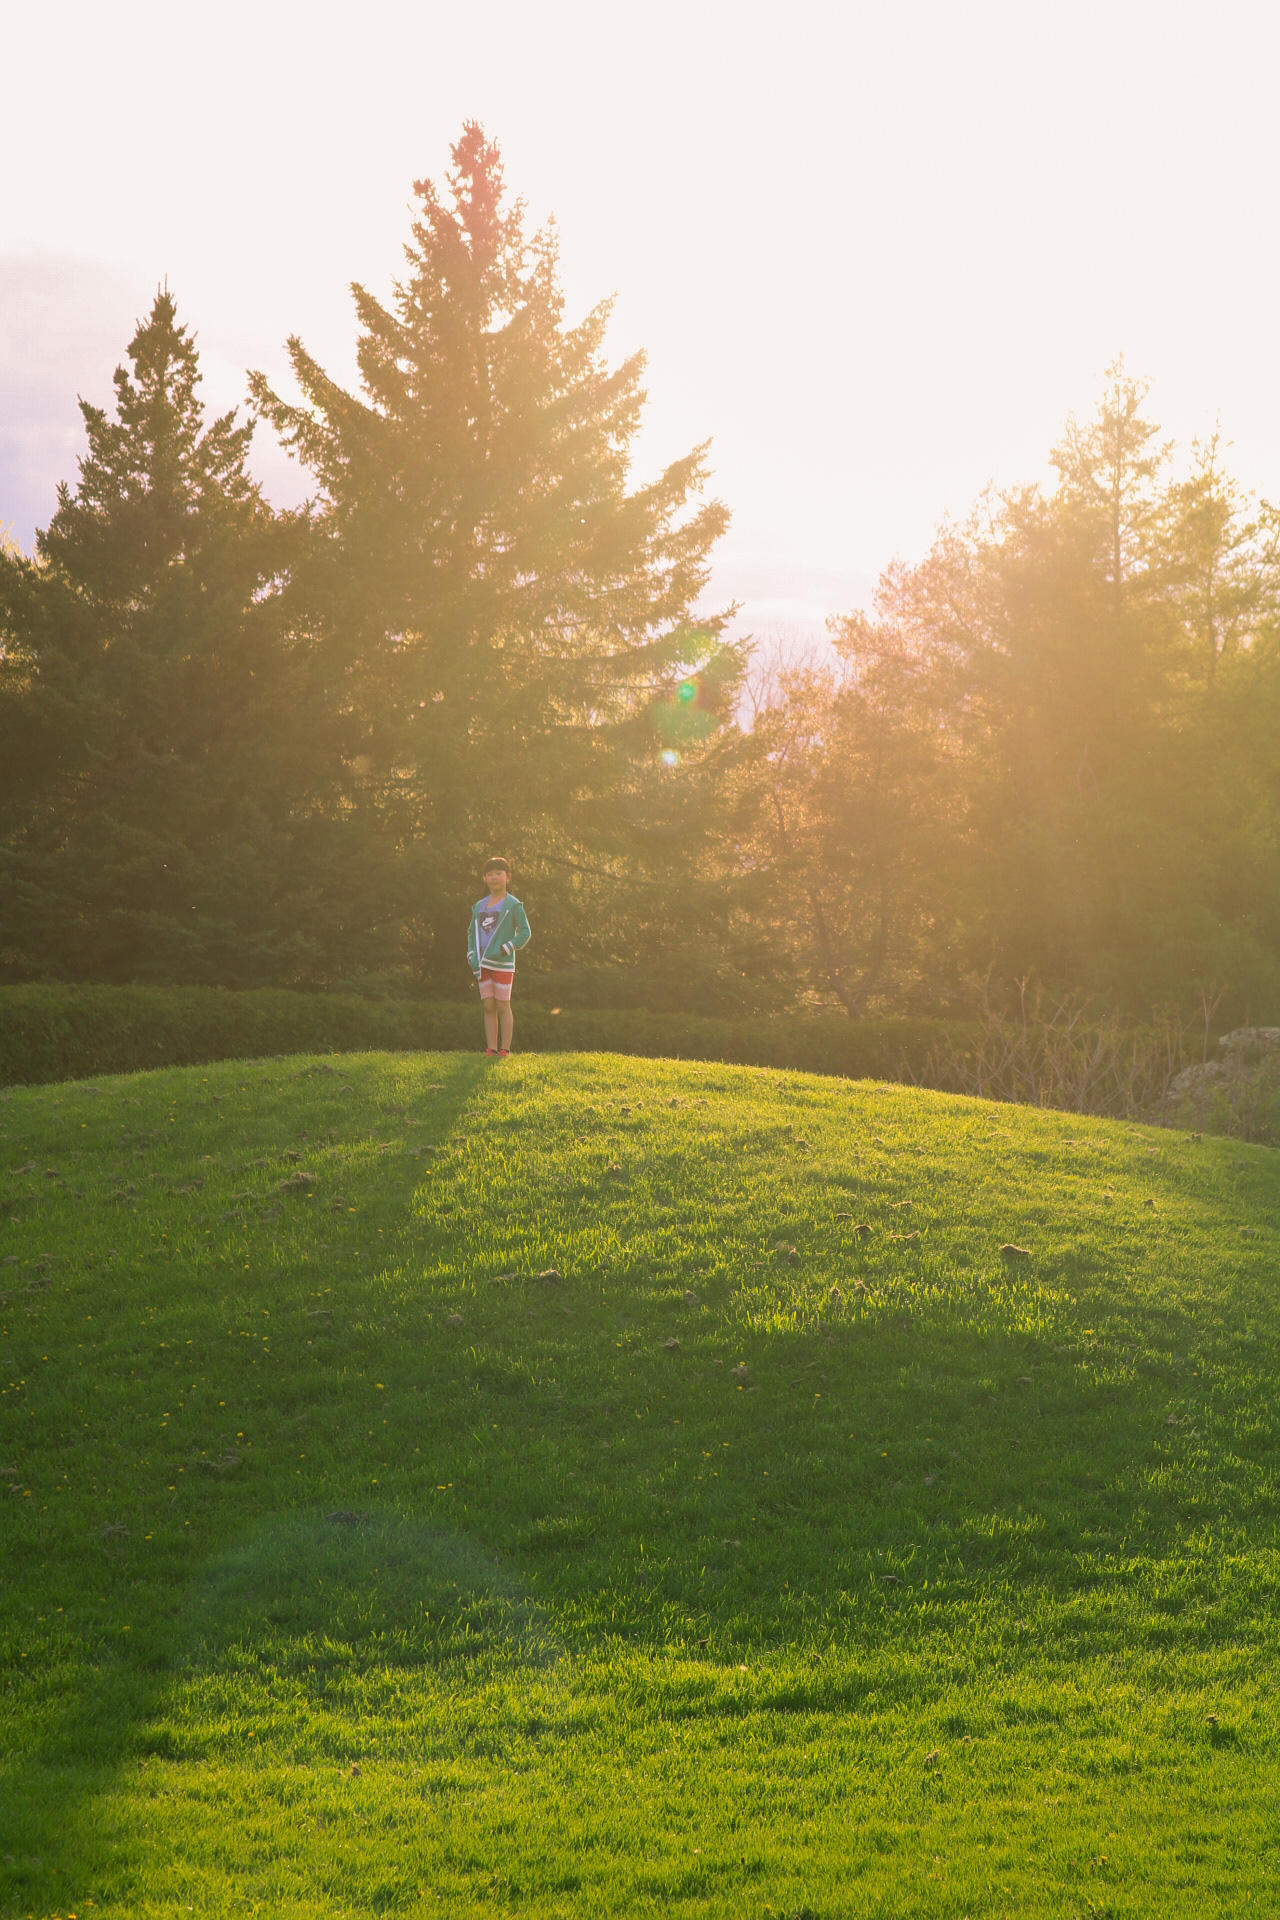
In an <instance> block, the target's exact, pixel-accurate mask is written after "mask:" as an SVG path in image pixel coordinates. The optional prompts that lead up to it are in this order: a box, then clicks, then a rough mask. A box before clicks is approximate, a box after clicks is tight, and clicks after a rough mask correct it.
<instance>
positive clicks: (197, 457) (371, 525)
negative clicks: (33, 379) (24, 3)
mask: <svg viewBox="0 0 1280 1920" xmlns="http://www.w3.org/2000/svg"><path fill="white" fill-rule="evenodd" d="M415 193H416V196H417V217H416V219H415V222H414V224H413V228H412V235H411V241H410V244H409V246H408V248H407V250H406V256H407V257H406V272H405V276H404V278H403V280H402V281H401V282H400V283H399V285H398V286H397V287H396V290H395V296H394V299H393V300H392V302H391V303H390V305H383V304H382V303H381V302H379V301H377V300H375V299H374V298H373V297H372V296H371V295H370V294H369V293H368V292H367V291H365V290H364V289H363V288H360V287H357V288H356V289H355V290H354V292H355V302H356V311H357V317H358V321H359V328H360V333H359V343H358V360H359V368H360V375H361V386H360V389H359V391H358V392H355V393H350V392H347V391H345V390H343V389H342V388H341V387H340V386H339V385H337V384H336V383H335V382H334V381H333V380H332V379H331V378H330V377H329V376H328V375H327V374H326V373H325V372H324V370H323V369H322V368H321V367H320V366H319V365H318V364H317V363H316V361H315V360H314V359H313V358H312V357H311V356H310V355H309V354H308V352H307V351H306V349H305V347H304V346H303V344H302V343H301V341H299V340H297V339H294V340H292V341H291V342H290V353H291V359H292V369H293V374H294V379H295V382H296V387H297V397H294V398H289V397H285V396H282V395H280V394H278V393H277V392H276V391H275V390H274V389H273V388H272V387H271V386H270V384H269V383H268V382H267V381H266V380H265V379H264V378H263V377H262V376H260V375H253V376H251V379H250V392H251V397H252V417H251V418H250V419H249V420H248V421H247V422H246V423H243V424H241V423H239V422H238V421H237V419H236V418H235V416H234V415H227V416H224V417H222V418H219V419H216V420H212V421H209V420H207V419H206V417H205V414H204V411H203V408H202V406H201V402H200V399H199V391H198V388H199V365H198V357H197V352H196V347H195V343H194V340H193V337H192V335H191V333H190V331H189V329H188V328H187V327H185V326H184V325H182V324H180V322H179V318H178V314H177V311H176V307H175V303H174V301H173V299H172V297H171V296H170V295H169V293H168V292H167V291H165V292H163V293H161V294H160V295H158V297H157V299H156V301H155V304H154V306H153V308H152V311H151V313H150V315H149V316H148V318H147V319H146V321H145V322H143V323H142V324H141V325H140V326H139V328H138V330H137V332H136V334H135V336H134V338H133V340H132V341H131V342H130V345H129V349H128V358H129V365H128V367H126V368H122V369H121V370H119V371H118V372H117V374H116V393H115V407H114V413H113V414H108V413H107V412H106V411H104V410H102V409H99V408H97V407H94V406H91V405H87V404H84V403H82V412H83V414H84V420H85V427H86V433H87V440H88V447H87V452H86V454H85V457H84V458H83V460H82V462H81V466H80V474H79V479H78V482H77V484H76V486H75V487H74V489H72V488H70V487H65V486H64V487H63V488H62V489H61V490H60V493H59V497H58V503H57V509H56V512H55V513H54V516H53V518H52V520H51V522H50V524H49V526H48V527H47V528H46V529H45V530H44V531H43V532H42V533H41V534H40V535H39V536H38V541H37V551H36V554H35V556H34V557H32V558H26V557H24V556H22V555H20V554H18V553H16V552H14V551H12V550H9V551H3V552H0V979H7V980H9V981H11V982H18V981H30V980H80V981H99V982H117V983H121V982H139V983H170V984H184V985H195V984H202V983H203V984H220V985H224V986H230V987H238V988H243V987H259V986H308V987H327V988H337V987H352V986H356V987H362V988H364V989H365V990H370V989H377V988H388V989H395V990H407V991H410V992H418V993H422V994H425V995H428V996H434V997H442V996H443V997H449V996H452V995H454V994H456V993H457V992H459V991H460V990H462V989H463V988H465V985H466V982H467V979H468V976H467V974H466V967H465V960H464V958H463V951H462V929H463V927H464V925H465V915H466V909H467V906H468V904H469V902H470V900H471V899H472V898H474V896H475V892H476V890H477V879H476V875H477V872H478V868H479V865H480V862H481V861H482V859H483V858H484V856H485V855H486V854H488V853H490V852H492V851H497V850H501V851H503V852H506V853H507V854H508V856H509V857H510V858H511V859H512V861H513V863H514V865H515V868H516V886H517V890H518V891H521V892H522V893H523V894H524V895H525V897H526V898H527V899H528V901H529V904H530V907H531V910H532V911H533V913H534V918H535V924H536V933H537V937H536V941H535V944H534V946H533V947H531V948H530V950H529V955H528V962H529V964H528V967H527V969H526V972H525V975H524V977H525V978H526V980H527V981H528V983H529V984H530V985H533V984H534V983H537V984H538V988H539V991H540V992H541V993H542V994H543V996H544V997H546V998H547V999H548V1003H550V1002H552V1001H559V1002H563V1003H565V1004H567V1005H572V1006H577V1007H590V1006H593V1005H594V1006H609V1005H613V1006H619V1007H627V1006H631V1007H644V1006H649V1007H653V1008H658V1009H671V1008H681V1009H685V1010H687V1011H692V1012H700V1013H719V1014H739V1013H741V1014H754V1013H757V1012H762V1011H771V1010H777V1009H780V1008H784V1007H787V1006H790V1005H794V1004H797V1003H805V1004H809V1005H813V1006H818V1007H821V1006H827V1007H837V1006H838V1007H843V1008H844V1010H845V1011H846V1012H848V1013H851V1014H859V1015H877V1016H883V1015H886V1014H908V1013H920V1012H931V1011H954V1010H956V1009H958V1008H960V1007H962V1006H964V1005H967V1004H969V1003H970V1002H971V1001H972V1000H973V998H974V996H975V994H977V993H979V992H981V990H982V986H981V983H983V982H984V981H986V982H988V983H993V984H989V985H988V986H987V989H986V991H987V992H988V993H991V992H996V993H999V992H1000V991H1002V990H1003V983H1007V982H1010V981H1013V980H1017V979H1025V978H1026V977H1028V976H1030V975H1034V976H1036V977H1037V978H1038V979H1039V980H1040V981H1041V982H1043V983H1044V984H1045V985H1046V986H1047V987H1048V989H1049V990H1050V991H1051V992H1054V993H1059V994H1077V995H1087V996H1092V997H1095V998H1097V999H1099V1000H1101V1001H1104V1002H1106V1003H1107V1004H1118V1005H1120V1006H1122V1007H1124V1008H1126V1009H1128V1010H1131V1011H1134V1012H1146V1011H1148V1010H1149V1009H1150V1007H1151V1006H1152V1005H1153V1004H1162V1005H1171V1006H1176V1007H1178V1008H1181V1009H1183V1010H1184V1011H1188V1012H1189V1011H1191V1010H1192V1009H1193V1008H1196V1007H1199V1006H1200V1004H1201V999H1202V996H1203V997H1205V998H1207V1000H1208V1001H1209V1002H1212V1001H1213V1000H1214V999H1215V998H1217V997H1219V996H1221V1000H1220V1008H1221V1018H1223V1019H1227V1020H1230V1019H1235V1018H1240V1017H1243V1016H1244V1015H1245V1014H1246V1013H1248V1014H1252V1016H1253V1017H1255V1018H1258V1017H1264V1018H1265V1017H1268V1016H1271V1017H1274V1016H1275V1013H1276V1012H1277V1011H1278V1010H1280V755H1278V754H1277V741H1278V740H1280V725H1278V723H1280V645H1278V643H1280V515H1277V512H1276V510H1275V509H1272V508H1269V507H1267V506H1265V505H1263V506H1257V505H1255V504H1254V503H1252V502H1250V501H1249V500H1248V499H1246V498H1245V497H1244V496H1243V495H1242V494H1241V493H1240V491H1239V490H1238V489H1237V488H1236V486H1235V485H1234V484H1233V482H1232V481H1231V478H1230V476H1229V474H1228V473H1227V472H1226V471H1225V469H1224V466H1223V464H1222V456H1221V449H1220V448H1219V447H1218V445H1217V443H1216V442H1215V443H1213V444H1211V445H1209V446H1207V447H1197V448H1195V449H1194V450H1193V455H1192V460H1191V464H1190V468H1189V470H1181V469H1175V467H1174V465H1173V463H1172V458H1171V454H1170V451H1169V450H1168V449H1167V448H1165V447H1164V446H1163V445H1162V444H1161V442H1160V440H1159V436H1158V434H1157V432H1156V430H1155V428H1154V427H1153V426H1152V424H1151V423H1150V422H1149V421H1148V420H1147V419H1146V418H1145V415H1144V412H1143V404H1144V398H1143V392H1142V389H1141V388H1140V387H1139V386H1138V385H1136V384H1135V383H1134V382H1132V381H1131V380H1129V379H1128V378H1127V377H1126V376H1125V374H1124V372H1123V369H1116V370H1115V371H1114V373H1113V374H1112V375H1111V376H1109V379H1108V385H1107V388H1106V390H1105V392H1104V394H1103V396H1102V400H1101V404H1100V406H1099V409H1098V413H1097V416H1096V418H1095V419H1094V420H1093V421H1091V422H1090V423H1088V424H1087V425H1085V426H1077V425H1074V424H1073V425H1071V426H1070V427H1069V428H1068V430H1067V432H1066V434H1065V436H1064V438H1063V442H1062V444H1061V446H1060V447H1059V448H1058V449H1056V450H1055V452H1054V454H1053V463H1054V466H1055V469H1056V472H1057V476H1058V478H1057V484H1056V485H1055V486H1053V487H1052V488H1050V489H1047V490H1045V489H1038V488H1035V487H1027V488H1023V489H1017V490H1014V491H1012V492H1010V493H1005V494H1000V495H992V496H991V497H989V498H986V499H984V500H983V501H982V502H981V503H980V504H979V507H978V509H977V510H976V511H975V513H974V515H973V517H972V519H971V520H970V521H969V522H968V523H967V524H966V525H964V526H961V527H949V528H947V529H946V530H944V532H943V533H942V534H941V535H940V537H939V539H938V541H937V543H936V545H935V547H934V550H933V552H932V553H930V554H929V556H928V557H927V558H926V559H925V561H924V562H923V563H922V564H921V565H919V566H917V567H913V568H908V567H901V566H899V567H894V568H891V569H890V570H889V572H888V573H887V574H886V575H885V576H884V578H883V580H882V582H881V586H880V590H879V594H878V597H877V601H876V606H875V611H874V616H873V617H866V616H863V615H854V616H850V617H849V618H848V619H846V620H843V621H841V622H839V623H838V625H837V627H836V630H835V632H834V636H833V637H834V642H835V651H834V661H833V664H830V665H824V666H810V667H796V666H794V665H791V666H789V667H787V666H784V667H783V668H782V669H780V670H779V671H777V672H774V673H772V674H770V673H768V672H766V671H765V670H764V668H763V665H762V663H761V662H760V661H759V659H758V658H756V657H753V655H752V653H751V649H750V648H749V647H747V646H738V645H734V644H732V643H730V641H729V640H728V639H727V638H726V632H727V624H728V612H729V610H726V611H725V612H723V613H721V614H718V615H716V616H714V617H711V618H708V617H707V616H706V615H705V614H704V613H702V612H701V611H699V609H700V606H701V603H702V600H703V597H704V594H705V589H706V586H707V581H708V575H709V561H710V555H711V553H712V550H713V547H714V544H715V542H716V540H717V538H718V537H719V536H720V534H721V533H722V532H723V530H724V528H725V525H726V524H727V515H726V512H725V510H724V509H723V507H721V506H720V505H719V504H717V503H716V502H714V501H711V500H708V499H707V498H706V497H705V494H704V489H705V487H706V483H707V477H708V476H707V449H706V448H705V447H704V448H695V449H694V450H693V451H692V452H691V453H690V454H689V455H688V456H687V457H686V458H685V459H683V460H680V461H677V462H675V463H674V464H673V465H671V466H670V467H668V468H667V469H666V470H665V471H664V472H662V473H661V474H660V475H658V476H657V478H656V479H654V480H652V481H651V482H649V483H647V484H643V485H638V484H636V483H635V482H634V480H633V477H632V471H631V468H632V450H633V447H634V443H635V438H636V434H637V432H638V429H639V424H640V418H641V410H642V406H643V402H644V392H643V386H642V381H643V363H642V360H641V359H640V357H639V356H636V357H633V358H632V359H630V360H627V361H624V362H623V363H622V364H621V365H619V366H611V365H610V364H609V362H608V360H607V358H606V355H605V352H604V334H605V328H606V324H607V320H608V308H607V305H602V306H601V307H599V308H597V309H596V310H595V311H593V312H592V313H590V314H589V315H588V316H587V317H586V319H585V320H583V321H581V322H580V323H578V324H576V325H572V324H570V323H569V321H568V320H567V318H566V315H565V311H564V303H563V297H562V293H561V289H560V284H559V279H558V273H557V262H556V252H555V243H554V235H553V234H552V233H551V232H548V231H544V232H540V233H533V234H530V233H529V232H528V231H527V229H526V223H525V219H524V214H523V208H522V206H521V204H520V203H519V202H512V201H511V200H510V199H509V198H508V197H507V195H506V194H505V191H504V186H503V179H502V171H501V164H500V159H499V156H498V153H497V150H496V148H495V147H494V146H493V145H492V144H491V143H489V142H487V141H486V140H485V138H484V136H483V134H482V133H481V132H480V130H479V129H478V128H476V127H474V126H468V127H467V128H466V129H465V130H464V133H463V136H462V138H461V140H460V141H459V142H458V144H457V145H456V146H455V148H454V149H453V165H452V168H451V170H450V173H449V176H448V186H447V190H446V191H444V192H443V193H442V192H438V191H437V190H436V188H435V187H434V186H433V185H432V184H431V183H430V182H429V181H422V182H419V183H417V185H416V187H415ZM255 422H265V423H266V424H267V425H268V426H269V427H271V428H273V429H274V430H275V431H276V432H277V433H278V434H279V435H280V436H281V438H282V439H283V440H284V442H285V443H286V445H288V446H289V448H290V449H291V450H292V451H293V453H294V454H295V455H296V456H297V458H298V459H299V460H300V461H301V462H302V463H303V465H304V466H305V468H306V469H307V471H308V473H309V474H310V476H311V478H312V479H313V481H314V493H313V497H312V500H311V502H310V503H309V504H308V506H307V507H305V508H304V509H302V510H301V511H298V512H296V513H277V512H274V511H273V510H272V509H271V508H270V506H269V505H268V503H267V502H266V501H265V500H264V498H263V496H262V494H261V492H260V490H259V489H258V488H257V486H256V485H255V484H254V482H253V481H252V479H251V477H250V475H249V472H248V469H247V465H246V461H247V455H248V449H249V444H250V437H251V435H252V432H253V431H254V425H255Z"/></svg>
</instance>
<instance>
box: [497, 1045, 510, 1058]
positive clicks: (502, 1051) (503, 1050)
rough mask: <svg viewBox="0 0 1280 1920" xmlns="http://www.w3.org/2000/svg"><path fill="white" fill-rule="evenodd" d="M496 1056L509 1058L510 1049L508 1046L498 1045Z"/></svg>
mask: <svg viewBox="0 0 1280 1920" xmlns="http://www.w3.org/2000/svg"><path fill="white" fill-rule="evenodd" d="M498 1058H499V1060H509V1059H510V1058H511V1049H510V1047H499V1048H498Z"/></svg>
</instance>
